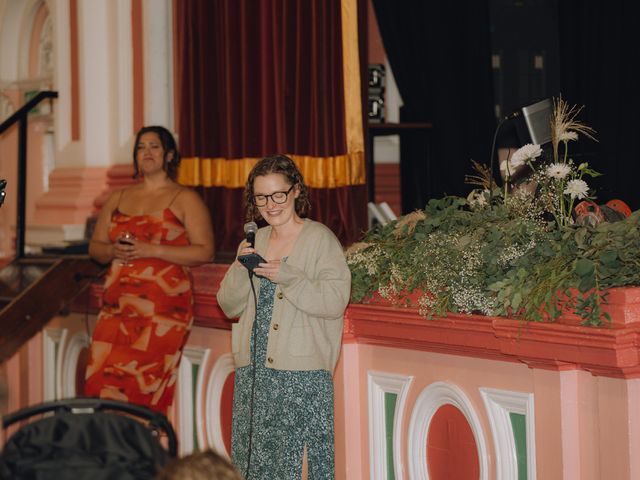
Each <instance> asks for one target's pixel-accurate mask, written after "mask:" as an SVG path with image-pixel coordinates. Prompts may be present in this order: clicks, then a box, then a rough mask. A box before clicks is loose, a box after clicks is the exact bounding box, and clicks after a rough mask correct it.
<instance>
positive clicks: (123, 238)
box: [118, 231, 136, 267]
mask: <svg viewBox="0 0 640 480" xmlns="http://www.w3.org/2000/svg"><path fill="white" fill-rule="evenodd" d="M135 238H136V236H135V235H134V234H133V233H131V232H126V231H125V232H122V233H121V234H120V236H118V243H119V244H120V245H133V242H132V240H135ZM121 264H122V266H123V267H132V266H133V264H132V263H131V262H127V261H122V262H121Z"/></svg>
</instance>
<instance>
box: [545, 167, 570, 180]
mask: <svg viewBox="0 0 640 480" xmlns="http://www.w3.org/2000/svg"><path fill="white" fill-rule="evenodd" d="M570 173H571V167H570V166H569V165H567V164H566V163H552V164H551V165H549V166H548V167H547V170H546V174H547V177H549V178H558V179H563V178H564V177H566V176H567V175H569V174H570Z"/></svg>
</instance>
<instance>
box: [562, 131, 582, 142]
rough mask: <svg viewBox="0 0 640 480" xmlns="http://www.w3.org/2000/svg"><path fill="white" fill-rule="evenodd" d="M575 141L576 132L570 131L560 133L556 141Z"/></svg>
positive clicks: (576, 137)
mask: <svg viewBox="0 0 640 480" xmlns="http://www.w3.org/2000/svg"><path fill="white" fill-rule="evenodd" d="M577 139H578V132H572V131H570V130H566V131H564V132H562V133H561V134H560V136H559V137H558V140H560V141H561V142H568V141H570V140H577Z"/></svg>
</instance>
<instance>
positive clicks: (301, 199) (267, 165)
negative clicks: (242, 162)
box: [244, 155, 311, 222]
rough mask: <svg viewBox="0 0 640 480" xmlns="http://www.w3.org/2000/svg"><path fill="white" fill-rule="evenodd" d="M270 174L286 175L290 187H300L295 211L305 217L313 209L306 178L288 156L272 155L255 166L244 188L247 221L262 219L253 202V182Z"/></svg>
mask: <svg viewBox="0 0 640 480" xmlns="http://www.w3.org/2000/svg"><path fill="white" fill-rule="evenodd" d="M270 173H279V174H281V175H284V177H285V178H286V179H287V182H289V184H290V185H297V186H298V191H299V192H300V193H299V195H298V198H296V200H295V209H296V213H297V214H298V215H299V216H301V217H302V216H305V215H306V214H307V212H308V211H309V209H310V208H311V203H310V202H309V189H308V188H307V186H306V185H305V183H304V178H303V177H302V174H301V173H300V170H298V167H297V166H296V164H295V162H294V161H293V160H292V159H290V158H289V157H287V156H286V155H271V156H268V157H264V158H263V159H261V160H259V161H258V163H256V164H255V165H254V166H253V168H252V169H251V172H249V177H248V178H247V183H246V185H245V187H244V202H245V217H246V220H247V221H248V222H250V221H252V220H258V219H260V218H261V215H260V212H259V211H258V207H256V205H255V203H254V201H253V195H254V193H253V182H254V181H255V179H256V177H263V176H265V175H269V174H270Z"/></svg>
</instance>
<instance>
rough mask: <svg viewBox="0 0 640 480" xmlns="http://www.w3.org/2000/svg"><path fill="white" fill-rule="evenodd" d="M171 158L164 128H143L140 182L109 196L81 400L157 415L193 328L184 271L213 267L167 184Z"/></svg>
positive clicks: (97, 237)
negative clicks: (103, 266)
mask: <svg viewBox="0 0 640 480" xmlns="http://www.w3.org/2000/svg"><path fill="white" fill-rule="evenodd" d="M179 162H180V155H179V153H178V149H177V146H176V142H175V139H174V138H173V136H172V135H171V133H170V132H169V131H168V130H167V129H165V128H164V127H157V126H152V127H144V128H142V129H141V130H140V131H139V132H138V134H137V137H136V143H135V146H134V152H133V164H134V167H135V176H136V177H141V178H142V182H140V183H138V184H136V185H133V186H131V187H126V188H124V189H121V190H118V191H116V192H114V193H113V194H112V195H111V197H110V198H109V199H108V200H107V202H106V203H105V205H104V207H103V208H102V211H101V212H100V216H99V217H98V221H97V223H96V228H95V231H94V234H93V237H92V238H91V243H90V246H89V254H90V255H91V257H93V258H94V259H95V260H97V261H98V262H101V263H109V262H111V266H110V268H109V272H108V273H107V277H106V280H105V285H104V296H103V306H102V310H101V311H100V314H99V316H98V321H97V323H96V327H95V331H94V333H93V338H92V341H91V351H90V358H89V364H88V365H87V371H86V382H85V390H84V393H85V395H87V396H95V397H102V398H110V399H116V400H123V401H127V402H131V403H136V404H140V405H144V406H147V407H150V408H152V409H154V410H157V411H160V412H163V413H166V411H167V408H168V407H169V405H171V403H172V401H173V392H174V390H175V383H176V379H177V375H178V365H179V363H180V357H181V355H182V349H183V347H184V345H185V343H186V340H187V337H188V335H189V331H190V330H191V324H192V322H193V306H192V303H193V302H192V288H191V276H190V273H189V267H191V266H195V265H200V264H203V263H206V262H210V261H212V259H213V253H214V246H213V231H212V228H211V219H210V217H209V212H208V210H207V207H206V206H205V205H204V203H203V201H202V199H201V198H200V196H199V195H198V194H197V193H196V192H195V191H193V190H191V189H189V188H186V187H182V186H180V185H179V184H178V183H176V181H175V177H176V173H177V168H178V164H179Z"/></svg>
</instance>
